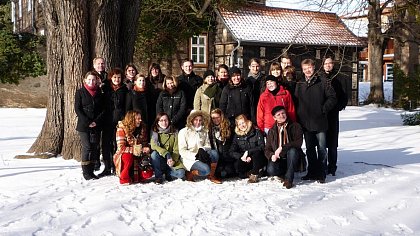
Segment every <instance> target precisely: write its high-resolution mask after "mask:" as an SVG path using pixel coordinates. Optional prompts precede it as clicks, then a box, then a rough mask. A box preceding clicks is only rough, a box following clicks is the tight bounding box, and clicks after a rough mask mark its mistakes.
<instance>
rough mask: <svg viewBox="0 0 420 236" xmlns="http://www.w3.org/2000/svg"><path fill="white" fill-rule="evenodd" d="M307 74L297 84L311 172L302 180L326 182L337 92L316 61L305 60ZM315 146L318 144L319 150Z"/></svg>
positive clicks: (299, 119)
mask: <svg viewBox="0 0 420 236" xmlns="http://www.w3.org/2000/svg"><path fill="white" fill-rule="evenodd" d="M301 65H302V71H303V74H304V77H303V78H302V80H301V81H299V82H298V83H297V85H296V91H295V95H296V97H297V99H298V104H297V105H298V106H297V115H298V121H299V123H300V125H301V126H302V128H303V134H304V137H305V143H306V155H307V157H308V165H309V166H308V173H307V174H306V176H304V177H302V180H317V181H318V182H320V183H325V178H326V174H327V171H326V169H327V168H326V165H327V147H326V145H327V143H326V136H327V130H328V119H327V114H328V112H329V111H330V110H331V109H333V108H334V106H335V104H336V103H337V99H336V97H335V92H334V90H333V89H332V88H331V86H329V85H328V84H327V81H326V79H325V77H321V76H319V75H317V74H316V73H315V62H314V61H313V60H312V59H305V60H303V61H302V63H301ZM315 147H317V149H318V152H317V151H316V149H315Z"/></svg>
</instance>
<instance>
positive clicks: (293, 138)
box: [75, 56, 347, 189]
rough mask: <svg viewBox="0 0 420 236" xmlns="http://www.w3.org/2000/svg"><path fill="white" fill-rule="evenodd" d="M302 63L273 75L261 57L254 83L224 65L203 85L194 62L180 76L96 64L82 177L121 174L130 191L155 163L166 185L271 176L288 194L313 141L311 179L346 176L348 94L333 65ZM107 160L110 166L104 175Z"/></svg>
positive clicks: (155, 67)
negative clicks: (342, 167) (341, 122)
mask: <svg viewBox="0 0 420 236" xmlns="http://www.w3.org/2000/svg"><path fill="white" fill-rule="evenodd" d="M301 66H302V72H303V74H302V76H301V77H302V78H296V73H295V67H293V66H292V63H291V58H289V57H287V56H286V57H283V58H281V60H280V62H279V63H278V62H274V63H272V64H271V65H270V69H269V71H268V75H267V76H265V75H264V73H262V71H261V64H260V61H259V60H258V59H257V58H253V59H251V60H250V62H249V70H250V72H249V74H248V76H247V77H246V78H244V76H243V75H242V72H241V70H240V69H239V68H237V67H232V68H229V67H228V66H226V65H224V64H221V65H219V66H218V67H217V71H216V72H217V75H216V74H215V73H214V72H213V71H212V70H208V71H206V72H205V73H204V76H203V78H201V77H200V76H198V75H196V74H195V73H194V71H193V68H194V63H193V61H192V60H184V61H183V62H182V65H181V69H182V74H181V75H180V76H178V77H174V76H166V75H164V74H163V73H162V70H161V68H160V65H159V64H156V63H153V64H152V65H151V66H150V68H149V70H148V74H147V75H142V74H139V73H138V71H137V68H136V67H135V66H134V65H133V64H129V65H127V66H126V67H125V70H124V71H123V70H121V69H119V68H113V69H111V70H110V71H109V72H108V73H107V72H106V71H105V67H106V65H105V60H104V58H101V57H98V58H95V59H94V60H93V68H94V70H92V71H90V72H88V73H87V74H86V76H85V78H84V80H83V86H82V87H81V88H80V89H78V90H77V91H76V95H75V111H76V114H77V117H78V121H77V128H76V129H77V131H78V132H79V136H80V139H81V144H82V158H81V159H82V162H81V165H82V171H83V177H84V178H85V179H86V180H89V179H97V178H100V177H102V176H107V175H111V174H116V175H117V176H119V180H120V184H123V185H127V184H131V183H133V182H136V180H138V178H137V177H138V176H137V175H136V173H137V172H136V171H140V172H144V173H146V172H147V168H143V167H144V166H147V165H149V166H150V169H152V170H153V172H154V182H155V183H157V184H162V183H164V182H165V181H171V180H173V179H184V180H188V181H196V180H197V179H202V178H208V179H209V180H210V181H211V182H213V183H217V184H220V183H222V179H225V178H232V177H239V178H248V182H249V183H256V182H258V181H259V178H260V177H261V176H263V175H267V176H272V177H273V179H278V180H280V181H281V182H282V183H283V186H285V187H286V188H288V189H289V188H291V187H293V180H294V173H295V170H296V169H297V165H298V162H299V160H302V159H304V158H305V153H304V152H303V150H302V147H301V146H302V143H303V139H305V143H306V156H307V159H308V172H307V174H306V175H305V176H303V177H302V179H303V180H316V181H318V182H320V183H324V182H325V178H326V175H328V174H332V175H335V172H336V169H337V146H338V112H339V111H340V110H342V109H344V108H345V106H346V104H347V96H346V93H345V90H344V89H343V87H342V84H343V81H341V78H340V76H339V73H338V72H337V70H335V69H334V64H333V59H332V58H330V57H328V58H325V59H324V63H323V70H322V72H319V73H318V72H316V71H315V63H314V61H313V60H311V59H305V60H303V61H302V62H301ZM327 148H328V152H327ZM100 153H102V159H103V163H104V165H105V167H104V170H103V171H102V172H101V173H100V174H99V175H96V174H95V173H94V171H95V170H99V167H100V163H101V162H100ZM139 166H140V167H139ZM137 174H138V173H137ZM148 177H150V175H149V176H147V177H146V178H148Z"/></svg>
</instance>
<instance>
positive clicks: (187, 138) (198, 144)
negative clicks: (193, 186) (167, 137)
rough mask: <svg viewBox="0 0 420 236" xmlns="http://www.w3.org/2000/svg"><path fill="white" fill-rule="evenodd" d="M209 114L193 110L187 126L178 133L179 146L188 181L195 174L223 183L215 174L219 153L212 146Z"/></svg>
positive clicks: (192, 178)
mask: <svg viewBox="0 0 420 236" xmlns="http://www.w3.org/2000/svg"><path fill="white" fill-rule="evenodd" d="M209 120H210V119H209V115H208V114H207V113H205V112H203V111H194V110H193V111H192V112H191V114H190V115H189V116H188V118H187V127H185V128H183V129H181V130H180V131H179V134H178V147H179V153H180V154H181V158H182V162H183V164H184V166H185V168H186V169H187V170H188V172H187V173H186V174H185V175H186V178H187V180H188V181H193V180H194V176H207V175H208V179H209V180H210V181H212V182H213V183H217V184H220V183H222V182H221V181H220V180H219V179H217V178H216V177H215V175H214V173H215V171H216V166H217V160H218V159H219V154H218V153H217V150H212V149H211V148H210V139H209V134H208V126H209Z"/></svg>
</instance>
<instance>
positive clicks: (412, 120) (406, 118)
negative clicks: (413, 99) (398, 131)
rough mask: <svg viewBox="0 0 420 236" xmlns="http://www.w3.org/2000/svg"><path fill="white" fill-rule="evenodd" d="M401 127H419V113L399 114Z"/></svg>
mask: <svg viewBox="0 0 420 236" xmlns="http://www.w3.org/2000/svg"><path fill="white" fill-rule="evenodd" d="M401 119H402V120H403V125H411V126H412V125H420V112H416V113H404V114H401Z"/></svg>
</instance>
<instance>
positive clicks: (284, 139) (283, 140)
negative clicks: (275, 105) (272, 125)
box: [277, 122, 289, 147]
mask: <svg viewBox="0 0 420 236" xmlns="http://www.w3.org/2000/svg"><path fill="white" fill-rule="evenodd" d="M286 127H287V122H284V123H283V124H277V128H278V131H279V143H278V145H279V147H281V146H283V145H285V144H287V143H288V142H289V137H288V136H287V128H286Z"/></svg>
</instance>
